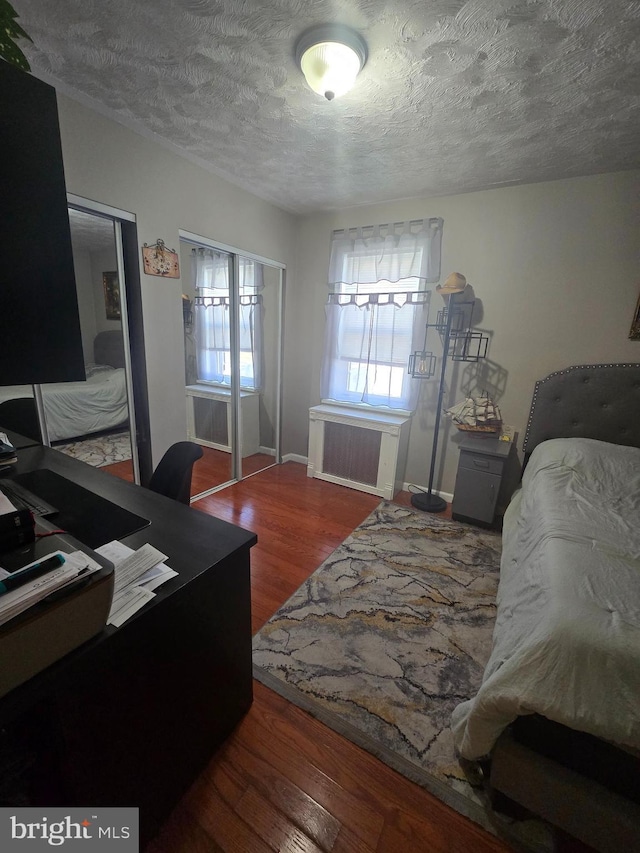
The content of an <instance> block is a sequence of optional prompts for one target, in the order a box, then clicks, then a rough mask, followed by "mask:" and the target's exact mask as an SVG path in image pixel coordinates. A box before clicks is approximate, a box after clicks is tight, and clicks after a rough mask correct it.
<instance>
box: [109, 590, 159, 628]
mask: <svg viewBox="0 0 640 853" xmlns="http://www.w3.org/2000/svg"><path fill="white" fill-rule="evenodd" d="M155 597H156V594H155V592H151V590H148V589H145V588H144V587H142V586H130V587H128V588H127V589H125V590H123V591H122V592H120V593H118V595H117V596H114V597H113V603H112V605H111V612H110V613H109V618H108V619H107V624H109V625H115V627H116V628H119V627H120V626H121V625H123V624H124V623H125V622H126V621H127V619H129V618H130V617H131V616H133V614H134V613H137V611H138V610H140V608H141V607H144V605H145V604H146V603H147V602H148V601H151V599H152V598H155Z"/></svg>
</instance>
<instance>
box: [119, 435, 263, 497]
mask: <svg viewBox="0 0 640 853" xmlns="http://www.w3.org/2000/svg"><path fill="white" fill-rule="evenodd" d="M202 451H203V456H202V459H198V461H197V462H196V463H195V464H194V466H193V474H192V477H191V497H195V495H199V494H200V493H201V492H206V491H207V490H208V489H212V488H214V487H215V486H218V485H221V484H222V483H226V482H227V481H228V480H230V479H231V455H230V454H229V453H225V452H224V451H222V450H215V449H214V448H213V447H203V448H202ZM270 465H273V457H272V456H268V455H267V454H265V453H254V454H253V455H252V456H245V458H244V459H243V460H242V473H243V476H245V477H247V476H248V475H249V474H254V473H255V472H256V471H261V470H263V469H264V468H267V467H269V466H270ZM102 470H103V471H105V472H106V473H107V474H113V475H114V476H115V477H120V479H121V480H128V481H129V482H130V483H131V482H133V463H132V462H131V460H130V459H129V460H127V461H125V462H114V463H112V464H111V465H105V466H104V467H103V468H102Z"/></svg>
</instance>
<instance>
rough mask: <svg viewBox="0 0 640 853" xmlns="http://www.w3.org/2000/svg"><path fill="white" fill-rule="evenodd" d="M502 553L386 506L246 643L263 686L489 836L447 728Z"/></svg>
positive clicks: (484, 649) (479, 643) (456, 529)
mask: <svg viewBox="0 0 640 853" xmlns="http://www.w3.org/2000/svg"><path fill="white" fill-rule="evenodd" d="M500 547H501V540H500V535H499V534H497V533H494V532H490V531H484V530H482V529H480V528H476V527H472V526H470V525H466V524H459V523H457V522H454V521H448V520H445V519H441V518H438V517H437V516H433V515H430V514H428V513H424V512H421V511H419V510H415V509H413V508H411V507H402V506H399V505H397V504H392V503H387V502H383V503H381V504H380V505H379V507H378V508H377V509H376V510H375V511H374V512H373V513H372V514H371V515H370V516H369V517H368V518H367V519H366V520H365V521H364V522H363V523H362V524H361V525H360V526H359V527H358V528H356V530H354V532H353V533H352V534H351V535H350V536H349V537H348V538H347V539H346V540H345V541H344V542H343V543H342V545H340V546H339V547H338V548H337V549H336V550H335V551H334V552H333V554H332V555H331V556H330V557H328V559H326V560H325V561H324V563H323V564H322V565H321V566H320V567H319V568H318V569H317V570H316V571H315V572H314V574H313V575H311V577H310V578H309V579H308V580H307V581H306V582H305V583H304V584H303V585H302V586H301V587H300V589H298V590H297V592H295V593H294V595H293V596H292V597H291V598H290V599H289V601H287V602H286V604H284V605H283V607H281V608H280V610H279V611H278V612H277V613H276V614H275V615H274V616H273V617H272V618H271V619H270V620H269V622H267V624H266V625H265V626H264V627H263V628H262V630H261V631H260V632H259V633H258V634H257V635H256V636H255V637H254V644H253V648H254V653H253V660H254V675H255V677H256V678H257V679H258V680H259V681H261V682H262V683H263V684H265V685H266V686H267V687H270V688H272V689H273V690H275V691H276V692H277V693H279V694H281V695H282V696H284V697H285V698H287V699H289V700H290V701H292V702H293V703H295V704H297V705H299V706H300V707H302V708H304V709H305V710H307V711H309V712H310V713H311V714H313V715H314V716H315V717H317V718H318V719H320V720H321V721H322V722H324V723H326V724H327V725H328V726H329V727H331V728H332V729H334V730H336V731H338V732H339V733H340V734H342V735H344V736H345V737H347V738H348V739H349V740H351V741H353V742H354V743H357V744H358V745H360V746H362V747H363V748H364V749H366V750H368V751H369V752H371V753H373V754H374V755H376V756H377V757H379V758H380V759H381V760H382V761H384V762H385V763H387V764H388V765H390V766H391V767H393V768H394V769H396V770H398V771H399V772H400V773H402V774H403V775H405V776H407V777H408V778H410V779H412V780H413V781H414V782H417V783H418V784H420V785H421V786H422V787H424V788H426V789H427V790H429V791H431V792H432V793H433V794H435V795H436V796H437V797H439V798H440V799H441V800H443V801H445V802H446V803H448V804H449V805H451V806H452V807H453V808H455V809H456V810H457V811H459V812H461V813H463V814H466V815H467V816H468V817H470V818H472V819H473V820H475V821H476V822H477V823H480V824H481V825H483V826H485V827H486V828H487V829H491V830H492V831H495V830H496V821H495V816H494V815H489V814H488V810H487V808H486V806H485V802H484V795H483V792H482V787H481V784H480V780H479V777H478V775H477V771H476V775H475V776H474V770H475V768H474V767H472V766H469V767H467V768H465V770H463V769H462V767H461V765H460V764H459V762H458V760H457V758H456V755H455V753H454V747H453V741H452V735H451V731H450V728H449V720H450V717H451V711H452V710H453V708H454V707H455V706H456V705H457V704H458V703H459V702H461V701H463V700H464V699H468V698H470V697H471V696H473V695H474V694H475V692H476V691H477V689H478V687H479V685H480V682H481V680H482V673H483V671H484V666H485V663H486V661H487V659H488V657H489V653H490V650H491V637H492V633H493V623H494V619H495V597H496V591H497V585H498V572H499V563H500ZM499 823H500V821H499ZM527 846H529V845H527ZM531 846H532V847H538V846H539V845H538V843H537V842H535V843H534V844H532V845H531ZM542 847H543V848H544V847H546V843H544V844H543V845H542Z"/></svg>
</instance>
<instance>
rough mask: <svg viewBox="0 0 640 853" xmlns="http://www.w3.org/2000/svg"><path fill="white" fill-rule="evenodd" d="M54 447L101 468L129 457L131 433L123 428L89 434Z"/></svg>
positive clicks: (124, 460)
mask: <svg viewBox="0 0 640 853" xmlns="http://www.w3.org/2000/svg"><path fill="white" fill-rule="evenodd" d="M55 449H56V450H60V451H61V452H62V453H66V454H67V456H72V457H73V458H74V459H79V460H80V461H81V462H86V463H87V465H93V467H94V468H102V467H104V466H105V465H112V464H113V463H114V462H126V461H127V460H128V459H131V434H130V432H129V430H124V431H123V432H113V433H110V434H109V435H98V436H90V437H89V438H85V439H81V440H79V441H71V442H67V443H66V444H56V446H55Z"/></svg>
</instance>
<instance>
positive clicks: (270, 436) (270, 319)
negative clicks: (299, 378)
mask: <svg viewBox="0 0 640 853" xmlns="http://www.w3.org/2000/svg"><path fill="white" fill-rule="evenodd" d="M256 268H257V269H258V270H259V272H258V279H259V280H260V282H261V283H262V289H261V292H260V294H259V296H260V303H261V304H260V313H259V315H256V316H255V317H254V318H253V322H254V336H255V338H256V339H258V338H259V340H260V342H261V346H260V348H259V352H258V353H257V356H256V357H257V358H258V359H259V362H260V371H259V374H260V380H259V383H257V384H256V386H255V387H254V389H253V390H252V393H253V395H254V397H255V399H254V401H253V403H252V407H251V409H250V410H249V409H248V408H247V407H246V406H241V414H242V418H243V419H246V418H247V417H249V418H251V422H252V423H253V425H254V427H253V431H254V435H255V443H254V444H251V445H249V446H247V445H246V444H244V445H243V452H242V475H243V477H246V476H248V475H249V474H255V473H256V472H257V471H262V470H264V469H265V468H268V467H270V466H271V465H274V464H275V463H276V461H277V454H278V446H277V445H278V443H277V440H276V439H277V435H278V411H279V388H280V381H279V368H280V363H279V362H280V360H279V354H280V306H281V300H280V277H281V271H280V270H279V269H276V268H275V267H269V266H266V265H265V264H256ZM242 319H243V318H242V313H241V316H240V322H241V324H242ZM258 324H259V326H258ZM240 338H241V341H240V343H241V346H242V338H243V333H242V332H241V335H240ZM241 358H242V355H241ZM241 381H242V380H241ZM245 430H246V425H245V424H244V421H243V426H242V432H243V434H244V432H245Z"/></svg>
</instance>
